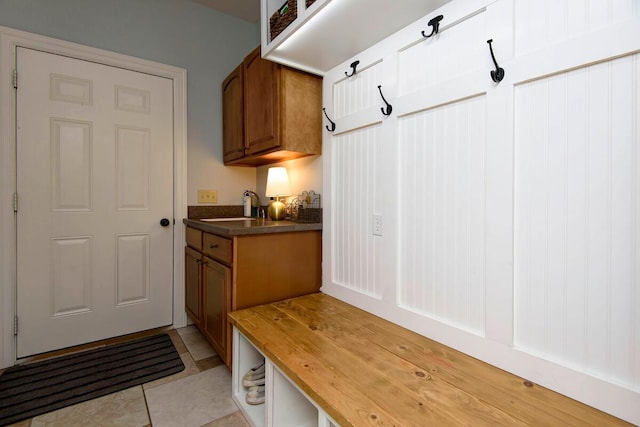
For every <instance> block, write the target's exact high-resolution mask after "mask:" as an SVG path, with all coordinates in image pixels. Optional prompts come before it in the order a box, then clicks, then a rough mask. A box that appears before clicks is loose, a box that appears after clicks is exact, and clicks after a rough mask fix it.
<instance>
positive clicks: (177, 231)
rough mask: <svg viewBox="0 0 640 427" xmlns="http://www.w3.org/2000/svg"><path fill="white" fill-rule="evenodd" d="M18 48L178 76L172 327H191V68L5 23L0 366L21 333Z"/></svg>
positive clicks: (12, 358) (0, 80) (0, 117)
mask: <svg viewBox="0 0 640 427" xmlns="http://www.w3.org/2000/svg"><path fill="white" fill-rule="evenodd" d="M18 46H20V47H26V48H31V49H36V50H41V51H43V52H48V53H53V54H58V55H64V56H69V57H72V58H76V59H81V60H86V61H92V62H97V63H100V64H105V65H110V66H114V67H119V68H124V69H128V70H132V71H138V72H142V73H147V74H152V75H155V76H160V77H165V78H169V79H172V80H173V120H174V130H173V168H174V174H173V176H174V178H173V194H174V197H173V212H174V221H175V224H174V227H173V307H172V308H173V326H174V327H183V326H186V324H187V315H186V312H185V310H184V286H183V277H184V258H183V248H184V225H183V222H182V220H183V219H184V218H186V217H187V203H186V201H187V199H186V197H187V167H186V166H187V165H186V163H187V71H186V70H185V69H183V68H179V67H174V66H171V65H165V64H161V63H158V62H153V61H148V60H144V59H140V58H135V57H132V56H128V55H123V54H119V53H115V52H110V51H106V50H102V49H97V48H93V47H89V46H84V45H80V44H77V43H72V42H67V41H63V40H58V39H54V38H51V37H46V36H41V35H37V34H32V33H28V32H24V31H19V30H14V29H12V28H8V27H3V26H0V180H1V181H0V369H1V368H6V367H9V366H12V365H13V364H14V363H15V362H16V337H15V336H14V334H13V328H14V326H13V319H14V317H15V314H16V293H17V292H16V290H17V281H16V261H17V259H16V247H17V230H16V221H15V214H14V212H13V194H14V192H15V191H16V126H15V124H16V103H15V100H16V93H15V89H14V88H13V84H11V82H12V80H13V70H14V69H15V67H16V48H17V47H18ZM18 81H19V76H18ZM18 203H19V201H18Z"/></svg>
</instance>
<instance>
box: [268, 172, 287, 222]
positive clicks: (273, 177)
mask: <svg viewBox="0 0 640 427" xmlns="http://www.w3.org/2000/svg"><path fill="white" fill-rule="evenodd" d="M289 194H291V190H290V189H289V175H287V169H286V168H283V167H276V168H269V172H268V175H267V191H266V196H267V197H275V198H276V201H275V202H273V203H271V204H270V205H269V212H268V213H269V218H271V219H273V220H276V221H278V220H281V219H284V215H285V205H284V203H282V202H281V201H280V197H281V196H288V195H289Z"/></svg>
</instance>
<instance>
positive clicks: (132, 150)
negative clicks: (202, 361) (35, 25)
mask: <svg viewBox="0 0 640 427" xmlns="http://www.w3.org/2000/svg"><path fill="white" fill-rule="evenodd" d="M17 72H18V75H20V88H19V90H18V92H17V98H16V103H17V130H18V131H17V193H18V200H19V209H18V212H17V235H18V238H17V245H18V249H17V254H18V257H17V315H18V325H19V330H18V336H17V344H18V346H17V349H18V354H17V355H18V358H21V357H26V356H31V355H34V354H38V353H42V352H46V351H51V350H56V349H60V348H64V347H69V346H73V345H78V344H84V343H87V342H92V341H97V340H100V339H105V338H111V337H114V336H119V335H124V334H127V333H132V332H137V331H141V330H146V329H151V328H154V327H160V326H166V325H170V324H171V323H172V312H171V311H172V288H171V271H172V265H173V262H172V251H171V247H172V235H171V227H170V226H168V227H162V226H161V225H160V224H159V222H160V218H171V219H173V191H172V187H173V185H172V184H173V176H172V175H173V174H172V172H173V170H172V169H173V168H172V146H173V125H172V117H171V116H172V104H173V100H172V81H171V80H169V79H166V78H163V77H156V76H151V75H148V74H143V73H138V72H135V71H129V70H123V69H121V68H115V67H110V66H106V65H101V64H96V63H93V62H88V61H82V60H78V59H73V58H68V57H64V56H60V55H54V54H49V53H44V52H40V51H37V50H32V49H25V48H18V50H17Z"/></svg>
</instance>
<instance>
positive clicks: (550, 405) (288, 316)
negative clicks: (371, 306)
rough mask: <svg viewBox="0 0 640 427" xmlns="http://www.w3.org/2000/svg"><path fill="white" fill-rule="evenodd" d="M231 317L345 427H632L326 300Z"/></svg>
mask: <svg viewBox="0 0 640 427" xmlns="http://www.w3.org/2000/svg"><path fill="white" fill-rule="evenodd" d="M229 318H230V320H231V322H232V324H233V325H234V327H235V328H236V329H235V330H236V331H237V332H236V333H237V334H238V332H239V333H241V334H242V336H244V337H246V339H247V340H248V341H249V342H250V343H251V344H252V345H253V346H254V347H255V348H256V349H257V350H258V351H259V352H260V353H262V355H264V356H265V357H266V358H267V360H268V361H269V362H270V363H271V364H272V365H273V366H274V367H275V368H277V369H276V370H279V371H281V372H282V373H283V374H284V375H285V376H286V377H287V378H288V379H289V380H290V381H291V382H292V383H293V384H295V385H296V386H297V388H299V389H300V390H302V391H303V392H304V394H306V395H307V396H308V397H309V398H310V399H312V400H313V401H314V403H315V404H316V406H318V407H320V408H321V410H322V411H324V412H326V414H328V415H329V416H330V417H331V418H333V420H335V422H337V423H338V424H339V425H341V426H343V427H344V426H372V425H376V426H398V427H401V426H402V427H405V426H448V425H456V426H458V425H471V426H482V425H487V426H497V425H500V426H502V425H508V426H518V425H520V426H522V425H531V426H586V425H593V426H605V425H606V426H610V425H628V424H627V423H625V422H624V421H622V420H620V419H618V418H615V417H613V416H611V415H608V414H606V413H604V412H601V411H598V410H596V409H594V408H592V407H589V406H587V405H584V404H582V403H580V402H577V401H575V400H573V399H570V398H568V397H566V396H563V395H561V394H559V393H556V392H553V391H551V390H549V389H546V388H544V387H541V386H538V385H537V384H533V383H531V382H530V381H527V380H526V379H523V378H519V377H517V376H515V375H512V374H510V373H508V372H506V371H503V370H501V369H498V368H496V367H494V366H491V365H489V364H487V363H484V362H482V361H480V360H478V359H475V358H473V357H471V356H468V355H466V354H464V353H461V352H459V351H456V350H454V349H452V348H449V347H447V346H444V345H442V344H439V343H437V342H435V341H433V340H430V339H428V338H425V337H424V336H422V335H419V334H416V333H414V332H411V331H409V330H407V329H405V328H402V327H400V326H398V325H396V324H394V323H391V322H388V321H386V320H384V319H381V318H379V317H377V316H374V315H372V314H370V313H368V312H366V311H363V310H360V309H358V308H356V307H353V306H351V305H349V304H346V303H344V302H342V301H340V300H337V299H335V298H332V297H330V296H328V295H324V294H322V293H316V294H311V295H307V296H303V297H299V298H294V299H290V300H286V301H281V302H277V303H273V304H268V305H263V306H258V307H254V308H249V309H246V310H240V311H235V312H232V313H230V314H229ZM238 335H239V334H238ZM236 356H237V355H236ZM236 366H240V365H236V364H235V360H234V368H235V367H236ZM245 366H246V364H245ZM241 376H242V373H239V376H238V375H236V378H238V377H241ZM267 381H269V376H267ZM268 388H269V385H268ZM271 390H273V388H271ZM267 399H269V392H268V393H267ZM267 403H268V402H267ZM265 412H266V411H265ZM258 424H259V423H258ZM313 425H317V424H313ZM327 425H329V424H327Z"/></svg>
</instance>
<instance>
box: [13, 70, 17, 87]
mask: <svg viewBox="0 0 640 427" xmlns="http://www.w3.org/2000/svg"><path fill="white" fill-rule="evenodd" d="M13 88H14V89H18V70H13Z"/></svg>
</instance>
